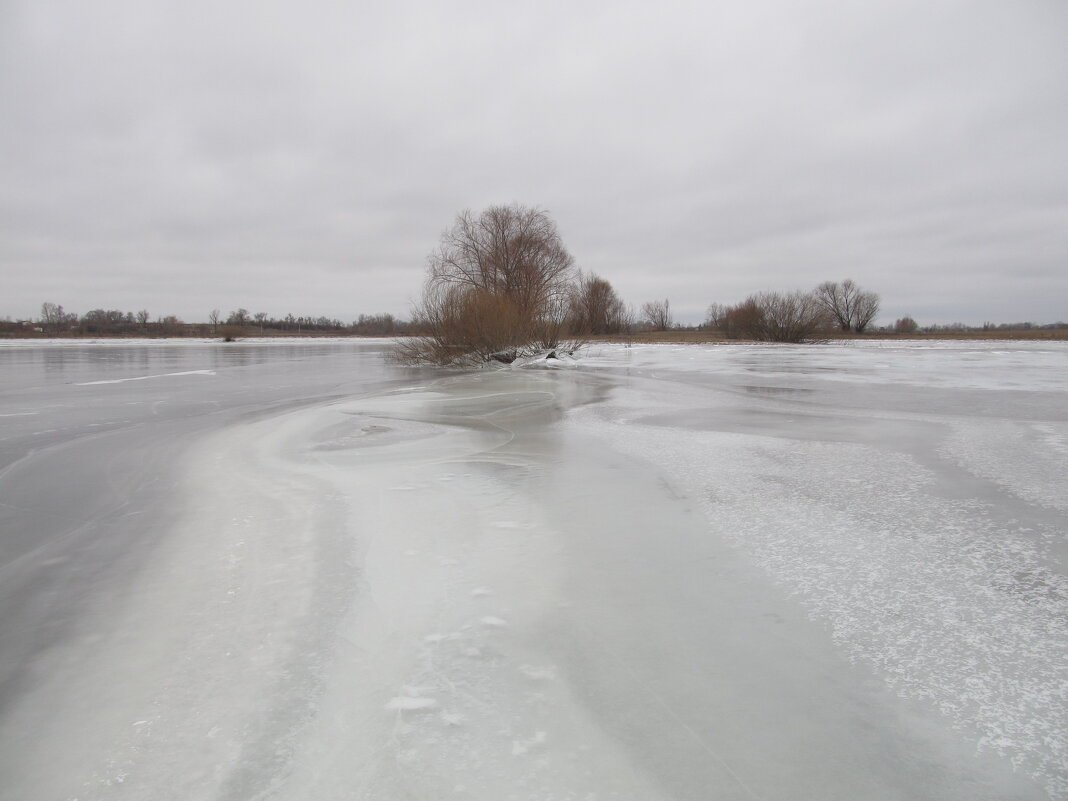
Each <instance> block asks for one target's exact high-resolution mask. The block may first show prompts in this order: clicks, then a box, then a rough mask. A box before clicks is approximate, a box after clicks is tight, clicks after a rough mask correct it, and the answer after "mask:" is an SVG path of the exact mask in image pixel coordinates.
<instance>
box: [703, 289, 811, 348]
mask: <svg viewBox="0 0 1068 801" xmlns="http://www.w3.org/2000/svg"><path fill="white" fill-rule="evenodd" d="M826 319H827V318H826V313H825V311H824V309H823V306H822V305H821V304H820V302H819V301H818V300H817V298H816V296H815V295H814V294H812V293H811V292H788V293H783V292H760V293H757V294H755V295H750V296H749V297H748V298H746V299H745V300H744V301H742V302H741V303H739V304H737V305H735V306H724V305H722V304H712V306H710V307H709V312H708V318H707V320H708V324H709V325H710V326H714V327H716V328H718V329H719V330H720V331H722V332H723V334H724V335H725V336H727V337H730V338H731V339H737V338H746V339H755V340H758V341H763V342H807V341H810V340H812V339H813V338H814V337H815V336H816V334H817V333H818V332H819V330H820V329H821V328H823V327H824V326H825V325H826Z"/></svg>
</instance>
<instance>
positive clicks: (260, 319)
mask: <svg viewBox="0 0 1068 801" xmlns="http://www.w3.org/2000/svg"><path fill="white" fill-rule="evenodd" d="M254 316H255V319H256V322H257V323H259V325H260V333H261V334H262V333H263V324H264V323H265V322H266V321H267V312H256V314H255V315H254Z"/></svg>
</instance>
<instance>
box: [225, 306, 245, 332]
mask: <svg viewBox="0 0 1068 801" xmlns="http://www.w3.org/2000/svg"><path fill="white" fill-rule="evenodd" d="M248 321H249V316H248V309H238V310H237V311H232V312H230V316H229V317H227V318H226V324H227V325H237V326H241V327H242V328H243V327H244V326H246V325H248Z"/></svg>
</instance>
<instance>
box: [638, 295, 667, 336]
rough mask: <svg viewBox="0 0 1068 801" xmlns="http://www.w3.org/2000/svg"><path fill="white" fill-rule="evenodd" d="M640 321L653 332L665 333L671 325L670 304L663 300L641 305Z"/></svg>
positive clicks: (665, 299)
mask: <svg viewBox="0 0 1068 801" xmlns="http://www.w3.org/2000/svg"><path fill="white" fill-rule="evenodd" d="M641 320H642V322H643V323H645V324H646V325H647V326H649V327H650V328H651V329H653V330H654V331H667V330H668V329H669V328H671V323H672V319H671V302H670V301H669V300H668V299H667V298H664V299H663V300H651V301H649V302H648V303H643V304H642V310H641Z"/></svg>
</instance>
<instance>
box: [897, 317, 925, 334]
mask: <svg viewBox="0 0 1068 801" xmlns="http://www.w3.org/2000/svg"><path fill="white" fill-rule="evenodd" d="M919 328H920V327H919V325H917V324H916V321H915V320H913V319H912V318H911V317H902V318H900V319H899V320H895V321H894V333H895V334H915V333H916V331H918V330H919Z"/></svg>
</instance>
